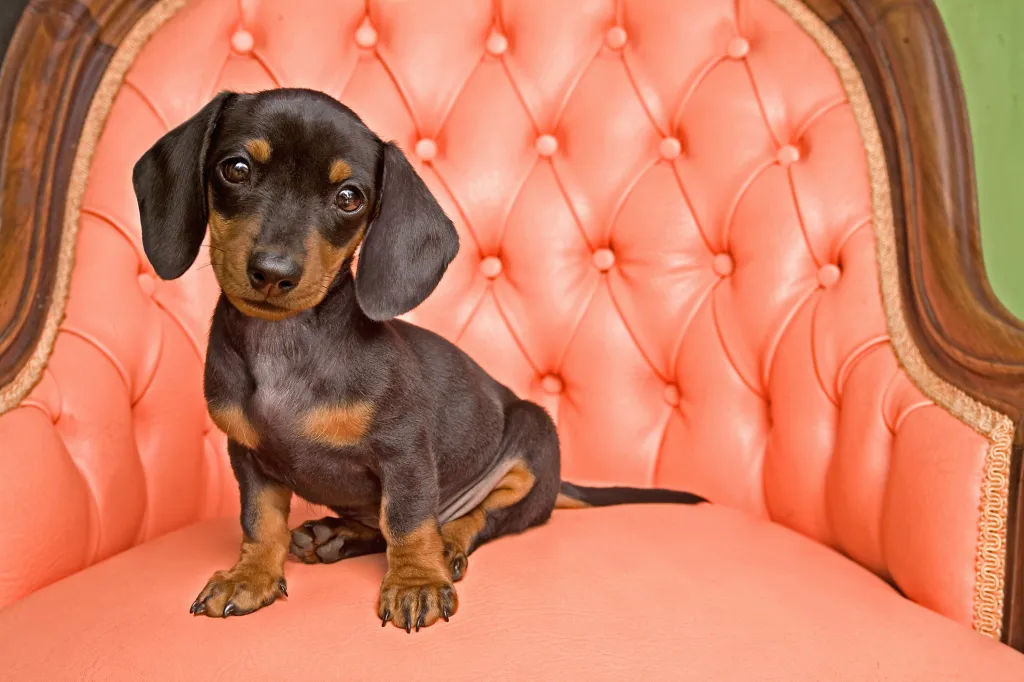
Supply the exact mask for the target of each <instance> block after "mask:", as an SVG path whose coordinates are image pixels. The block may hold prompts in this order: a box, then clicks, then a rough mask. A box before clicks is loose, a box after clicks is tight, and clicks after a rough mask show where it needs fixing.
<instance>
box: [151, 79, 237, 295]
mask: <svg viewBox="0 0 1024 682" xmlns="http://www.w3.org/2000/svg"><path fill="white" fill-rule="evenodd" d="M232 97H234V93H229V92H222V93H220V94H219V95H217V96H216V97H214V98H213V99H212V100H211V101H210V103H209V104H207V105H206V106H205V107H203V108H202V109H201V110H200V111H199V113H197V114H196V115H195V116H193V117H192V118H190V119H189V120H187V121H185V122H184V123H182V124H181V125H179V126H178V127H177V128H175V129H173V130H171V131H170V132H168V133H167V134H165V135H164V136H163V137H161V138H160V139H159V140H157V141H156V144H154V145H153V146H152V147H150V148H149V150H148V151H147V152H146V153H145V154H143V155H142V158H140V159H139V160H138V161H137V162H136V164H135V168H134V169H133V170H132V185H133V186H134V187H135V198H136V199H138V202H139V217H140V218H141V219H142V248H143V249H144V250H145V252H146V257H147V258H149V262H150V263H152V264H153V269H154V270H156V274H158V275H160V277H162V278H163V279H175V278H177V277H181V275H182V274H183V273H184V272H185V271H186V270H188V268H189V266H190V265H192V262H193V261H195V259H196V256H197V255H198V254H199V247H200V246H201V245H202V243H203V235H205V234H206V221H207V218H208V213H207V212H208V207H207V206H206V153H207V151H208V150H209V148H210V140H211V138H212V137H213V131H214V129H215V128H216V126H217V121H218V120H219V119H220V114H221V112H222V111H223V109H224V105H225V104H226V103H227V102H228V100H229V99H231V98H232Z"/></svg>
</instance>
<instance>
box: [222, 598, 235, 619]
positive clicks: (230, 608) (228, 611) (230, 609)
mask: <svg viewBox="0 0 1024 682" xmlns="http://www.w3.org/2000/svg"><path fill="white" fill-rule="evenodd" d="M236 613H238V607H237V606H235V603H234V602H230V601H229V602H228V605H227V606H225V607H224V617H225V618H227V617H228V616H233V615H235V614H236Z"/></svg>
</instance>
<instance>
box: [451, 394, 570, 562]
mask: <svg viewBox="0 0 1024 682" xmlns="http://www.w3.org/2000/svg"><path fill="white" fill-rule="evenodd" d="M499 447H500V452H501V457H500V460H501V461H505V462H512V463H513V464H512V466H511V468H510V469H509V470H508V472H507V473H506V474H505V475H504V476H503V477H502V478H501V480H499V481H498V483H497V485H495V486H494V488H493V489H492V490H491V492H490V493H489V494H488V495H487V497H485V498H484V500H483V501H482V502H481V503H480V504H479V505H477V506H476V507H475V508H473V509H472V510H471V511H469V512H468V513H467V514H465V515H464V516H460V517H459V518H457V519H453V520H451V521H449V522H448V523H446V524H444V526H443V527H442V528H441V537H442V538H443V540H444V545H445V559H446V560H447V562H448V567H449V570H451V574H452V580H461V579H462V577H463V575H465V572H466V568H467V565H468V560H467V557H468V556H469V555H470V554H471V553H472V552H473V550H475V549H476V548H477V547H479V546H480V545H481V544H483V543H485V542H487V541H489V540H493V539H495V538H497V537H500V536H502V535H508V534H510V533H519V532H522V531H524V530H526V529H527V528H530V527H531V526H537V525H540V524H542V523H544V522H545V521H547V520H548V518H549V517H550V516H551V511H552V510H553V509H554V506H555V498H556V497H557V496H558V490H559V470H560V454H559V447H558V432H557V431H556V430H555V424H554V422H553V421H552V420H551V417H550V416H548V413H547V412H545V411H544V409H543V408H541V407H540V406H539V405H536V404H534V403H531V402H529V401H525V400H520V401H517V402H514V403H512V404H511V405H509V406H508V407H507V408H506V410H505V427H504V431H503V432H502V437H501V444H500V446H499Z"/></svg>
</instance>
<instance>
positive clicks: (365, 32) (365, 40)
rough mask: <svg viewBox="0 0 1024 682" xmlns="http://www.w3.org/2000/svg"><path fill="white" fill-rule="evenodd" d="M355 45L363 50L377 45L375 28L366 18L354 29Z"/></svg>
mask: <svg viewBox="0 0 1024 682" xmlns="http://www.w3.org/2000/svg"><path fill="white" fill-rule="evenodd" d="M356 45H358V46H359V47H361V48H363V49H364V50H372V49H373V48H375V47H377V29H375V28H374V27H373V25H372V24H371V23H370V20H369V19H367V20H366V21H364V22H363V24H362V25H361V26H360V27H359V28H357V29H356Z"/></svg>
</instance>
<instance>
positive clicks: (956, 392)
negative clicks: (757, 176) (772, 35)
mask: <svg viewBox="0 0 1024 682" xmlns="http://www.w3.org/2000/svg"><path fill="white" fill-rule="evenodd" d="M775 2H776V3H777V4H778V5H779V7H780V8H782V9H783V10H784V11H785V12H786V13H787V14H789V16H790V17H792V19H793V20H794V21H795V22H796V23H797V24H799V25H800V27H801V28H803V29H804V31H806V32H807V34H808V35H809V36H810V37H811V38H812V39H813V40H814V41H815V42H816V43H817V44H818V47H820V48H821V50H822V51H823V52H824V53H825V56H827V57H828V59H829V61H831V62H832V65H833V66H834V67H835V69H836V72H837V73H838V74H839V79H840V80H841V81H842V84H843V89H844V90H846V95H847V97H848V98H849V100H850V106H851V107H852V109H853V114H854V117H855V118H856V119H857V125H858V126H859V128H860V134H861V139H862V140H863V142H864V151H865V152H866V153H867V160H868V170H869V172H870V180H871V197H872V207H873V208H872V213H873V222H874V229H875V256H876V258H877V260H878V275H879V281H880V285H881V290H882V304H883V306H884V307H885V318H886V321H887V323H888V327H889V338H890V341H891V342H892V347H893V349H894V350H895V352H896V357H897V359H898V360H899V362H900V365H901V366H902V367H903V369H904V371H906V373H907V376H908V377H909V378H910V380H911V381H912V382H913V383H914V385H915V386H917V387H918V388H919V389H920V390H921V392H922V393H924V394H925V395H926V396H928V397H929V398H931V399H932V400H933V401H935V403H936V404H938V405H940V406H941V407H943V408H945V409H946V410H947V411H948V412H949V413H950V414H952V415H953V416H954V417H956V418H957V419H958V420H960V421H962V422H964V423H965V424H967V425H968V426H970V427H971V428H973V429H974V430H975V431H977V432H978V433H980V434H981V435H982V436H984V437H985V438H987V439H988V441H989V447H988V452H987V454H986V456H985V462H984V472H983V479H982V488H981V505H980V509H979V511H980V516H979V519H978V545H977V554H976V557H975V578H974V620H973V627H974V629H975V630H977V631H978V632H980V633H982V634H984V635H988V636H989V637H992V638H993V639H997V640H998V639H999V638H1000V636H1001V634H1002V625H1003V595H1004V592H1003V582H1004V579H1005V575H1006V573H1005V568H1006V517H1007V509H1008V503H1007V501H1008V499H1009V481H1010V451H1011V446H1012V441H1013V422H1012V420H1011V419H1010V418H1009V417H1007V416H1006V415H1004V414H1001V413H999V412H996V411H995V410H993V409H991V408H989V407H988V406H986V405H983V404H982V403H980V402H978V401H976V400H974V399H973V398H971V397H970V396H968V395H967V394H966V393H964V392H963V391H962V390H960V389H959V388H957V387H956V386H953V385H952V384H950V383H948V382H946V381H944V380H943V379H941V378H940V377H939V376H938V375H937V374H935V372H933V371H932V369H931V368H930V367H929V366H928V365H927V364H926V363H925V361H924V358H923V357H922V355H921V351H920V349H919V348H918V347H917V345H916V344H915V343H914V341H913V338H912V337H911V336H910V331H909V328H908V326H907V321H906V318H905V317H904V311H903V302H902V299H901V298H900V284H899V262H898V260H897V257H896V253H897V252H896V225H895V219H894V218H893V213H892V196H891V195H890V193H889V191H890V187H889V173H888V169H887V168H886V163H885V147H884V146H883V145H882V137H881V134H880V133H879V131H878V122H877V121H876V120H875V115H874V110H873V109H872V107H871V100H870V99H869V97H868V94H867V90H866V89H865V87H864V82H863V81H862V80H861V77H860V72H859V71H858V70H857V66H856V64H855V63H854V62H853V59H852V58H851V57H850V55H849V53H848V52H847V51H846V47H845V46H844V45H843V43H842V41H841V40H839V38H837V37H836V35H835V34H834V33H832V31H831V30H830V29H829V27H828V26H827V25H826V24H825V23H824V22H823V21H822V20H821V19H820V18H819V17H818V16H817V15H816V14H814V12H813V11H811V10H810V9H808V8H807V6H806V5H804V4H803V2H801V0H775Z"/></svg>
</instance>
